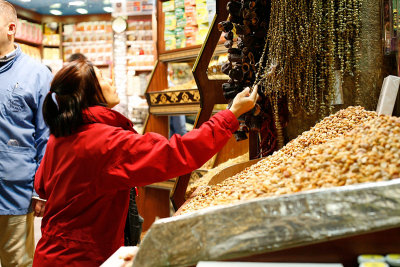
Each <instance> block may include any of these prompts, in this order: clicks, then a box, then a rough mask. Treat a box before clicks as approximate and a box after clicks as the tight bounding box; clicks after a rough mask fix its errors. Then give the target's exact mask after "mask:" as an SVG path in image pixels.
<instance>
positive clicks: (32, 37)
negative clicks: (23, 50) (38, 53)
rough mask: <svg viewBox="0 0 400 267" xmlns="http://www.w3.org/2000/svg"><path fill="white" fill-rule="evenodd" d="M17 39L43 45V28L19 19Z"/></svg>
mask: <svg viewBox="0 0 400 267" xmlns="http://www.w3.org/2000/svg"><path fill="white" fill-rule="evenodd" d="M15 38H17V39H20V40H24V41H28V42H32V43H35V44H41V43H42V39H43V33H42V26H41V25H40V24H36V23H31V22H28V21H26V20H21V19H18V21H17V31H16V33H15Z"/></svg>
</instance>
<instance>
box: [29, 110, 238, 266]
mask: <svg viewBox="0 0 400 267" xmlns="http://www.w3.org/2000/svg"><path fill="white" fill-rule="evenodd" d="M84 118H85V119H84V120H85V122H86V123H85V124H84V125H83V126H81V127H80V128H79V130H78V131H77V132H76V133H74V134H72V135H69V136H66V137H59V138H55V137H54V136H53V135H51V136H50V139H49V141H48V144H47V149H46V153H45V155H44V158H43V160H42V163H41V165H40V167H39V169H38V171H37V173H36V177H35V189H36V192H37V193H38V194H39V196H40V197H41V198H43V199H47V203H46V209H45V213H44V217H43V219H42V238H41V239H40V241H39V243H38V245H37V248H36V251H35V257H34V262H33V266H40V267H46V266H51V267H53V266H85V267H87V266H99V265H100V264H102V263H103V262H104V261H105V260H106V259H107V258H108V257H109V256H111V255H112V254H113V253H114V252H115V251H116V250H117V249H118V248H119V247H120V246H122V245H123V241H124V226H125V219H126V216H127V211H128V204H129V189H130V188H132V187H134V186H144V185H148V184H151V183H154V182H160V181H165V180H168V179H170V178H173V177H177V176H179V175H182V174H185V173H189V172H191V171H192V170H194V169H197V168H199V167H200V166H202V165H203V164H204V163H205V162H206V161H207V160H208V159H210V158H211V157H212V156H213V155H214V154H215V153H216V152H218V151H219V150H220V149H221V148H222V147H223V146H224V145H225V144H226V142H227V141H228V140H229V138H230V137H231V136H232V133H233V132H234V131H235V130H237V128H238V126H239V125H238V121H237V119H236V117H235V116H234V115H233V113H232V112H231V111H229V110H224V111H221V112H219V113H217V114H216V115H214V116H213V117H212V118H211V119H210V120H209V121H208V122H206V123H204V124H203V125H202V126H201V127H200V128H199V129H194V130H192V131H190V132H188V133H187V134H185V135H184V136H179V135H174V136H173V137H171V139H170V140H168V139H166V138H165V137H163V136H161V135H159V134H156V133H146V134H144V135H141V134H138V133H136V131H135V130H134V129H133V128H132V123H131V122H130V121H129V120H128V119H127V118H125V117H124V116H122V115H121V114H119V113H118V112H115V111H113V110H110V109H108V108H105V107H101V106H96V107H91V108H89V109H88V110H86V111H85V112H84Z"/></svg>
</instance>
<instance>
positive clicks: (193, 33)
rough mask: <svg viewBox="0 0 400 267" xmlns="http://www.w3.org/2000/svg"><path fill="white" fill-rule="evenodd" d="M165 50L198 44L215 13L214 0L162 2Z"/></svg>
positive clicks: (202, 39)
mask: <svg viewBox="0 0 400 267" xmlns="http://www.w3.org/2000/svg"><path fill="white" fill-rule="evenodd" d="M162 11H163V13H164V23H165V26H164V42H165V50H173V49H179V48H184V47H188V46H192V45H200V44H202V43H203V42H204V40H205V38H206V36H207V33H208V29H209V26H210V24H211V22H212V19H213V17H214V14H215V1H210V0H170V1H165V2H163V3H162Z"/></svg>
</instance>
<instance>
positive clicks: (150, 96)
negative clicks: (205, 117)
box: [145, 89, 200, 115]
mask: <svg viewBox="0 0 400 267" xmlns="http://www.w3.org/2000/svg"><path fill="white" fill-rule="evenodd" d="M145 96H146V99H147V103H149V109H150V110H149V111H150V113H151V114H153V115H178V114H197V113H198V112H199V111H200V92H199V90H197V89H187V90H173V91H172V90H165V91H158V92H147V93H145Z"/></svg>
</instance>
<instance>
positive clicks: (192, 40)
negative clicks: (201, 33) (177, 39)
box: [186, 36, 196, 46]
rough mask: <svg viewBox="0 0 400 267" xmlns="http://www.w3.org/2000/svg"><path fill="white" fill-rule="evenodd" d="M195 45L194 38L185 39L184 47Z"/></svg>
mask: <svg viewBox="0 0 400 267" xmlns="http://www.w3.org/2000/svg"><path fill="white" fill-rule="evenodd" d="M195 44H196V36H188V37H186V46H191V45H195Z"/></svg>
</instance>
